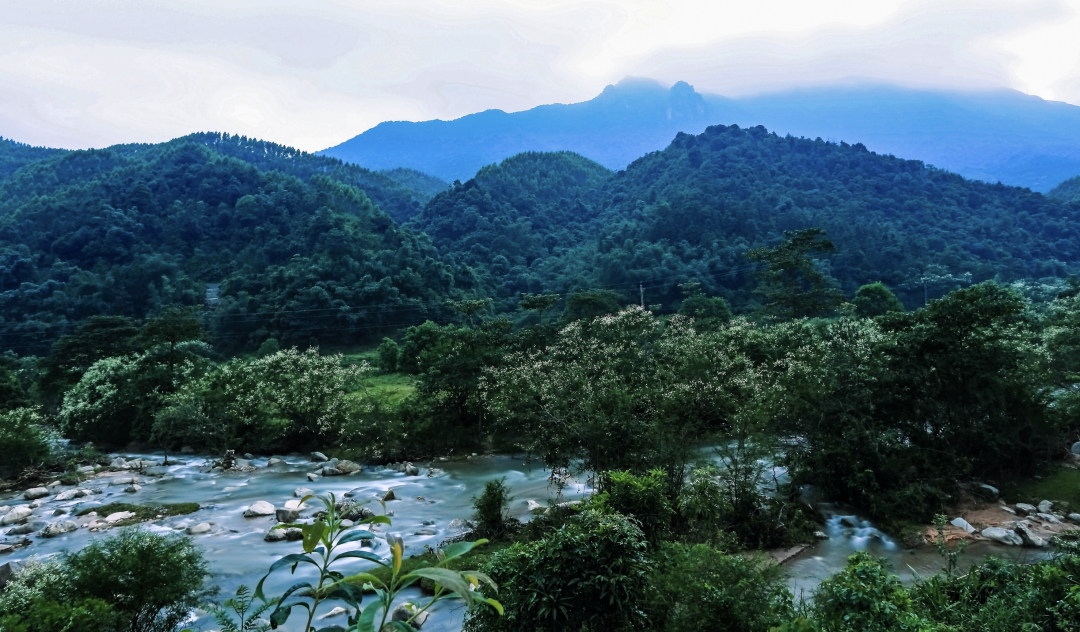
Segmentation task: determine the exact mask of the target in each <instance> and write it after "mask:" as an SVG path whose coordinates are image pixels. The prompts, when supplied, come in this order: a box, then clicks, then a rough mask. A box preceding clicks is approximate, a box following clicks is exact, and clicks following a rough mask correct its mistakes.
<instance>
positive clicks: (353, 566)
mask: <svg viewBox="0 0 1080 632" xmlns="http://www.w3.org/2000/svg"><path fill="white" fill-rule="evenodd" d="M123 456H124V457H125V458H128V459H132V458H146V459H151V460H158V461H160V456H150V455H136V454H124V455H123ZM183 458H184V460H185V461H186V463H184V464H179V465H170V466H168V467H159V468H152V469H151V470H148V471H147V473H148V474H154V475H146V476H140V478H141V479H142V480H143V483H142V489H141V490H140V491H138V492H136V493H125V492H124V491H123V489H124V487H126V484H114V485H110V484H109V483H110V481H111V480H112V479H115V478H118V477H124V476H130V475H131V473H128V472H123V473H110V474H103V475H99V476H98V477H96V478H94V479H92V480H91V481H89V482H87V483H85V484H84V485H83V486H84V487H91V488H100V489H101V490H102V493H101V494H95V495H93V496H89V497H85V498H82V499H78V500H73V501H67V502H57V501H52V500H49V499H43V504H42V506H41V507H40V508H38V509H36V510H35V511H34V517H33V518H32V520H45V521H56V520H64V519H70V518H71V516H73V515H74V514H75V513H77V512H79V511H81V510H83V509H85V508H88V507H94V506H99V505H104V504H107V503H114V502H128V503H137V504H152V503H162V504H164V503H182V502H196V503H199V505H200V509H199V511H197V512H195V513H193V514H189V515H186V516H175V517H170V518H165V519H161V520H155V521H151V522H148V523H145V525H144V526H145V528H147V529H151V530H155V531H160V532H176V533H182V532H183V529H185V528H186V527H188V526H191V525H195V524H199V523H204V522H205V523H210V524H211V525H212V531H211V532H210V533H207V534H203V535H197V536H194V539H195V542H197V543H198V544H199V545H200V546H201V547H203V549H204V550H205V552H206V557H207V559H208V560H209V561H210V564H211V568H212V570H213V573H214V577H213V583H215V584H216V585H218V586H220V588H221V595H222V597H225V596H228V595H232V594H233V592H234V591H235V590H236V588H237V586H239V585H240V584H246V585H247V586H248V587H250V588H252V589H254V586H255V585H256V584H257V583H258V581H259V579H260V578H261V577H262V576H263V575H264V574H265V573H266V571H267V569H268V568H269V566H270V564H271V563H273V562H274V561H275V560H277V559H278V558H279V557H281V556H282V555H286V554H288V553H296V552H299V550H300V547H299V543H297V542H286V541H281V542H266V541H264V540H263V536H264V535H265V533H266V531H267V530H268V529H269V528H270V527H271V526H273V525H274V524H275V523H276V521H275V520H274V517H273V516H265V517H258V518H245V517H244V516H243V513H244V510H245V509H246V508H247V507H248V506H249V505H251V504H252V503H254V502H255V501H259V500H264V501H267V502H269V503H271V504H273V505H274V506H275V507H277V508H281V507H283V506H284V505H285V502H286V501H288V500H293V499H294V498H295V497H294V495H293V492H294V490H295V489H297V488H300V487H306V488H309V489H311V490H313V491H315V492H316V493H317V494H324V493H326V492H333V493H334V494H335V495H337V496H338V497H339V498H340V497H342V496H343V495H344V494H345V493H346V492H352V498H353V499H354V500H361V501H363V500H368V501H371V502H372V505H371V507H372V509H374V510H375V511H376V513H381V512H382V508H381V507H380V506H379V504H378V501H377V499H379V498H381V497H382V496H383V495H384V494H385V493H386V492H387V491H388V490H393V491H394V494H395V496H396V497H397V498H398V500H395V501H390V502H387V503H386V511H387V512H393V516H392V518H391V519H392V521H393V525H392V526H389V527H387V526H381V525H380V526H379V527H378V528H377V529H376V532H377V533H378V534H380V535H385V534H388V533H395V534H398V535H401V536H402V538H403V539H404V541H405V544H406V553H405V554H406V556H408V555H411V554H417V553H422V552H423V551H424V547H425V546H432V547H434V546H437V545H438V544H439V543H440V542H442V541H443V540H445V539H446V538H448V537H451V536H453V535H456V531H454V530H452V529H451V528H450V523H451V521H453V520H454V519H458V518H468V517H469V516H470V514H471V513H472V498H473V496H474V495H477V494H479V493H480V491H481V490H482V489H483V485H484V483H485V482H486V481H489V480H492V479H497V478H503V477H505V479H506V484H507V485H508V486H509V487H510V489H511V490H512V495H513V496H514V501H513V503H512V505H511V514H512V515H514V516H516V517H518V518H521V519H528V517H529V516H530V511H529V510H530V501H535V502H536V503H539V504H541V505H547V504H548V501H549V498H550V496H551V491H550V489H549V487H548V472H547V471H545V470H544V469H542V468H541V467H537V466H533V467H530V466H528V465H526V464H523V463H522V461H521V459H516V458H513V457H509V456H495V457H484V458H478V459H473V460H470V461H466V462H436V463H435V469H434V470H431V469H429V468H428V467H421V474H420V476H406V475H405V474H401V473H398V472H395V471H393V470H389V469H379V468H365V469H364V471H363V472H361V473H357V474H353V475H348V476H335V477H325V478H319V479H317V480H316V481H314V482H309V481H308V480H307V478H306V474H307V473H308V472H311V471H313V470H314V469H315V466H314V465H313V464H312V463H311V462H310V461H309V460H308V459H307V458H306V457H300V456H290V457H279V458H283V459H284V463H280V464H276V465H274V466H272V467H267V466H266V464H267V459H266V458H261V459H256V460H255V461H254V462H253V465H255V466H256V468H257V469H256V471H255V472H248V473H239V472H225V473H222V472H220V471H217V472H208V471H207V469H208V468H207V462H206V461H205V460H204V459H202V458H198V457H195V458H191V457H186V456H185V457H183ZM429 473H430V474H431V475H430V476H429V475H428V474H429ZM62 489H66V488H62V487H61V488H57V491H58V490H62ZM588 491H589V490H587V489H585V488H584V487H583V486H581V485H580V484H576V483H572V484H571V485H570V487H568V488H567V489H566V490H565V491H564V496H563V498H562V500H568V499H572V498H577V497H581V496H582V495H583V494H586V493H587V492H588ZM50 498H51V497H50ZM18 504H26V501H23V500H21V496H20V495H15V494H6V495H4V496H0V505H18ZM308 505H309V508H308V509H307V510H305V511H304V512H303V513H302V514H301V520H303V519H304V518H305V517H310V515H311V513H312V512H313V511H314V510H315V509H317V508H321V505H320V504H318V503H317V501H314V502H312V501H309V503H308ZM533 506H535V505H533ZM57 509H63V510H65V511H67V512H68V515H64V516H56V517H54V515H53V513H54V511H55V510H57ZM824 510H825V513H826V515H827V516H828V519H827V524H826V527H825V529H824V530H825V532H826V533H827V534H828V535H829V539H827V540H823V541H821V542H819V543H818V544H816V545H815V546H813V547H811V548H809V549H808V550H806V551H804V552H803V553H801V554H800V555H798V556H797V557H795V558H794V559H793V560H792V561H790V562H788V563H787V567H788V570H789V573H790V577H791V579H790V585H791V587H792V589H793V590H794V591H795V594H796V597H798V596H799V595H800V594H803V595H805V596H809V594H810V593H811V592H812V591H813V589H814V587H815V586H816V585H817V583H818V582H820V581H821V579H823V578H825V577H828V576H829V575H832V574H833V573H835V572H836V571H837V570H839V569H841V568H843V566H844V563H845V561H846V559H847V557H848V556H849V555H851V554H852V553H853V552H855V551H859V550H866V551H868V552H870V553H872V554H873V555H877V556H883V557H886V558H888V559H889V560H890V561H891V562H892V564H893V566H894V567H895V568H896V570H897V572H898V574H899V575H900V576H901V578H902V579H905V580H910V579H912V578H913V577H914V573H916V572H917V573H919V574H922V575H924V576H925V575H930V574H933V573H934V572H936V571H937V570H939V569H940V567H941V559H940V558H939V557H938V556H937V554H936V553H934V552H933V551H932V550H930V551H928V550H926V549H925V548H924V549H918V550H915V551H907V550H904V549H903V548H902V547H900V546H898V545H897V544H896V543H895V542H893V541H892V540H891V539H889V538H888V537H887V536H885V535H884V534H882V533H881V532H880V531H878V530H877V529H875V528H874V527H873V525H871V524H870V523H869V522H867V521H865V520H862V519H860V518H859V517H858V516H854V515H844V514H842V513H841V512H840V511H839V510H837V509H835V508H829V507H826V508H824ZM101 518H104V516H101ZM84 521H85V519H84ZM425 522H433V523H434V524H433V525H425V524H424V523H425ZM421 528H425V529H434V530H435V531H436V535H427V536H418V535H413V534H414V532H415V531H417V530H418V529H421ZM108 535H109V532H108V530H103V531H100V532H96V533H95V532H91V531H90V530H89V529H87V528H81V529H79V530H77V531H74V532H71V533H67V534H64V535H61V536H58V537H55V538H51V539H46V538H41V537H38V536H37V535H36V534H35V535H32V536H30V537H31V539H32V540H33V544H32V545H31V546H29V547H27V548H24V549H17V550H16V551H15V552H13V553H9V554H7V555H4V556H3V557H2V558H0V562H4V561H10V560H18V559H26V558H28V557H30V556H38V557H45V556H48V555H52V554H54V553H57V552H59V551H61V550H65V549H66V550H78V549H79V548H81V547H83V546H85V544H86V543H87V542H88V541H89V540H91V539H92V538H102V537H107V536H108ZM355 546H356V545H351V544H350V545H346V547H345V548H352V547H355ZM371 550H372V551H373V552H374V553H376V554H378V555H381V556H384V557H387V556H389V547H388V546H387V544H386V542H385V541H384V540H381V539H379V540H376V545H375V548H373V549H371ZM968 551H969V552H968V553H967V554H966V555H965V559H966V560H968V563H970V562H972V561H977V560H979V559H982V557H983V556H984V555H988V554H993V555H998V556H1005V557H1010V558H1013V559H1025V558H1030V559H1034V557H1033V554H1032V553H1030V552H1029V551H1028V550H1024V549H1019V548H1013V547H1004V546H998V545H991V544H985V543H979V544H975V545H973V546H971V547H969V549H968ZM371 565H372V564H371V563H370V562H365V561H363V560H355V559H354V560H349V561H347V562H346V563H344V564H342V565H341V568H339V570H342V571H343V572H345V573H347V574H348V573H352V572H358V571H360V570H362V569H364V568H367V567H370V566H371ZM311 575H312V574H311V573H308V574H306V575H305V574H304V570H303V569H298V570H297V574H296V575H295V576H292V575H290V574H289V573H288V572H287V571H278V572H276V573H275V574H274V576H272V577H271V578H270V579H269V580H267V582H266V584H265V592H266V594H267V595H275V594H281V593H282V592H284V590H285V589H286V588H287V587H288V586H291V585H292V584H294V583H296V582H297V581H304V580H307V579H311ZM418 597H419V595H418V593H417V592H411V593H409V594H407V595H405V597H404V598H407V599H414V600H415V599H417V598H418ZM440 605H441V607H440V608H437V609H436V610H434V611H433V614H432V616H431V617H430V618H429V619H428V621H427V623H426V624H425V625H424V630H425V631H427V630H431V631H435V632H450V631H457V630H460V629H461V625H462V621H463V617H464V609H463V608H462V607H461V606H460V604H458V603H455V602H451V601H446V602H443V603H442V604H440ZM331 607H332V605H328V606H324V607H323V608H321V609H320V613H325V612H328V611H329V610H330V608H331ZM302 613H303V610H302V609H301V610H294V612H293V617H294V618H293V619H291V620H290V621H289V623H288V624H287V625H286V626H284V627H283V628H281V629H283V630H286V631H290V630H298V629H300V628H301V627H302V624H301V617H300V615H301V614H302ZM320 623H321V624H322V625H325V626H329V625H332V624H344V623H345V621H344V617H337V618H332V619H327V620H325V621H322V622H320ZM191 627H193V628H195V629H199V630H211V629H216V626H214V625H213V622H212V621H211V620H210V618H209V617H207V616H202V617H201V618H199V620H197V621H195V622H194V624H193V625H192V626H191ZM318 627H322V626H318Z"/></svg>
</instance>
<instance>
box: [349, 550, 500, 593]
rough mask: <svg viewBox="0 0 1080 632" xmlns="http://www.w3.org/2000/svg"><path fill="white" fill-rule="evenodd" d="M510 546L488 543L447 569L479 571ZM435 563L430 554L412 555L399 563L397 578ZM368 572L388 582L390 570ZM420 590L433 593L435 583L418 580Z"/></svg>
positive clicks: (463, 556) (458, 559)
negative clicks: (399, 568) (399, 569)
mask: <svg viewBox="0 0 1080 632" xmlns="http://www.w3.org/2000/svg"><path fill="white" fill-rule="evenodd" d="M510 546H512V544H511V543H509V542H498V543H492V542H489V543H487V544H484V545H482V546H478V547H476V548H475V549H473V550H472V551H469V552H468V553H466V554H465V555H462V556H461V557H459V558H455V559H453V560H450V563H449V564H447V568H449V569H451V570H455V571H465V570H470V571H475V570H479V569H480V567H482V566H483V565H484V564H486V563H487V561H488V560H490V559H491V558H492V557H493V556H494V555H495V554H496V553H498V552H499V551H502V550H503V549H506V548H509V547H510ZM437 562H438V560H437V559H436V558H435V554H434V553H431V552H428V553H424V554H423V555H413V556H412V557H407V558H405V559H403V560H402V561H401V572H400V573H399V575H398V576H399V577H400V576H401V575H405V574H406V573H411V572H412V571H414V570H416V569H418V568H423V567H425V566H435V564H436V563H437ZM368 572H370V573H371V574H372V575H374V576H375V577H378V578H379V579H380V580H382V581H383V582H389V581H390V575H391V573H390V569H389V568H386V567H385V566H377V567H375V570H372V571H368ZM420 590H422V591H424V592H425V593H427V594H432V593H434V592H435V582H433V581H431V580H430V579H422V580H420Z"/></svg>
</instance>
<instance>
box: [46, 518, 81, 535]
mask: <svg viewBox="0 0 1080 632" xmlns="http://www.w3.org/2000/svg"><path fill="white" fill-rule="evenodd" d="M78 528H79V525H77V524H75V521H74V520H61V521H60V522H54V523H52V524H51V525H49V526H47V527H45V528H44V529H42V530H41V537H43V538H55V537H56V536H58V535H62V534H64V533H71V532H72V531H76V530H78Z"/></svg>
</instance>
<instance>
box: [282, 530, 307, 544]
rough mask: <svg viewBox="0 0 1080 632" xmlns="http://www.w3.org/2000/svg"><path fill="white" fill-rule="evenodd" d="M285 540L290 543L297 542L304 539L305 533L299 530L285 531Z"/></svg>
mask: <svg viewBox="0 0 1080 632" xmlns="http://www.w3.org/2000/svg"><path fill="white" fill-rule="evenodd" d="M285 539H286V540H288V541H289V542H296V541H297V540H303V539H304V532H303V531H301V530H300V529H297V528H295V527H294V528H292V529H285Z"/></svg>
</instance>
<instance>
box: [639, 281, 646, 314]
mask: <svg viewBox="0 0 1080 632" xmlns="http://www.w3.org/2000/svg"><path fill="white" fill-rule="evenodd" d="M637 286H638V291H640V292H641V309H645V284H644V283H638V284H637Z"/></svg>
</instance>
